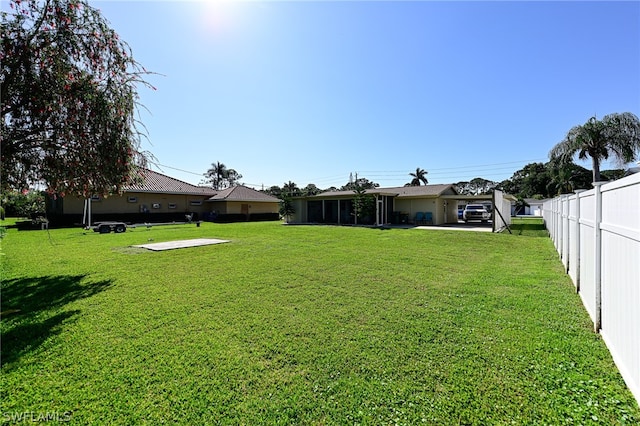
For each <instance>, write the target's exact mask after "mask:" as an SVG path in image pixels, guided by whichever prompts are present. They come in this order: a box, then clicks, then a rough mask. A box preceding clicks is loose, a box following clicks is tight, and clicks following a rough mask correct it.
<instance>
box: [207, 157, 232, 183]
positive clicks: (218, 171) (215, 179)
mask: <svg viewBox="0 0 640 426" xmlns="http://www.w3.org/2000/svg"><path fill="white" fill-rule="evenodd" d="M227 174H228V172H227V166H225V165H224V164H222V163H221V162H219V161H216V162H215V163H211V168H210V169H209V170H207V173H205V176H207V177H208V178H209V182H211V186H212V187H213V189H220V187H221V186H222V182H224V179H226V177H227Z"/></svg>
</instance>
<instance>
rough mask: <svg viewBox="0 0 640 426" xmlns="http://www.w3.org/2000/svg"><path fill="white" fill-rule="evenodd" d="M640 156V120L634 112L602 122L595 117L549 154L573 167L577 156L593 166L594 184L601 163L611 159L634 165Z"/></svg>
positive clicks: (570, 132) (617, 115)
mask: <svg viewBox="0 0 640 426" xmlns="http://www.w3.org/2000/svg"><path fill="white" fill-rule="evenodd" d="M639 152H640V120H638V117H636V116H635V115H634V114H632V113H630V112H624V113H621V114H618V113H614V114H609V115H605V116H604V118H603V119H602V120H598V119H597V118H596V117H595V116H593V117H591V118H590V119H589V120H588V121H587V122H586V123H584V124H583V125H582V126H575V127H573V128H572V129H571V130H569V132H568V133H567V135H566V137H565V138H564V140H562V141H561V142H559V143H558V144H557V145H556V146H554V147H553V149H552V150H551V151H550V152H549V158H550V159H551V160H552V161H553V160H558V161H560V162H561V163H564V164H568V163H570V162H571V161H572V160H573V158H574V157H575V155H576V154H577V155H578V158H579V159H581V160H584V159H586V158H587V157H590V158H591V161H592V162H593V181H594V182H599V181H600V180H601V177H600V163H601V162H602V160H606V159H608V158H609V156H612V157H614V158H615V159H616V160H618V161H619V162H623V163H628V162H631V161H634V160H635V159H636V158H637V157H638V153H639Z"/></svg>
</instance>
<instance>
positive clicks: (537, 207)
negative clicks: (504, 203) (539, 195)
mask: <svg viewBox="0 0 640 426" xmlns="http://www.w3.org/2000/svg"><path fill="white" fill-rule="evenodd" d="M545 201H547V200H538V199H536V198H525V199H524V202H525V203H527V205H526V206H524V209H520V211H516V203H515V202H512V203H511V215H512V216H515V215H518V216H542V205H543V204H544V203H545Z"/></svg>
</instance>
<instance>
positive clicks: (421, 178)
mask: <svg viewBox="0 0 640 426" xmlns="http://www.w3.org/2000/svg"><path fill="white" fill-rule="evenodd" d="M427 173H429V172H427V171H426V170H425V169H421V168H420V167H418V168H416V172H415V173H409V176H412V177H413V179H411V182H410V183H409V186H420V185H421V184H422V183H424V184H425V185H426V184H428V183H429V181H428V180H427V176H426V174H427Z"/></svg>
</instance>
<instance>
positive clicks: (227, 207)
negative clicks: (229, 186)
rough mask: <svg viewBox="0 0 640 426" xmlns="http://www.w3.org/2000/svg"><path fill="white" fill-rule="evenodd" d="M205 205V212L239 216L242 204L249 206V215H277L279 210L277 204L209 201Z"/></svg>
mask: <svg viewBox="0 0 640 426" xmlns="http://www.w3.org/2000/svg"><path fill="white" fill-rule="evenodd" d="M205 204H206V209H207V211H215V212H216V213H218V214H241V213H242V205H243V204H247V205H248V206H249V214H259V213H278V210H279V208H280V206H279V204H278V203H277V202H274V203H271V202H255V201H251V202H241V201H211V202H207V203H205Z"/></svg>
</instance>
